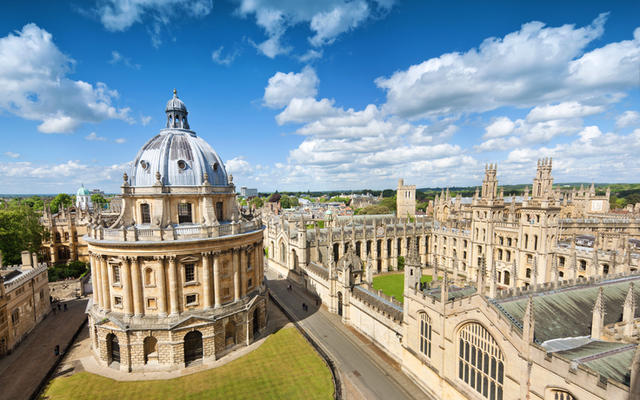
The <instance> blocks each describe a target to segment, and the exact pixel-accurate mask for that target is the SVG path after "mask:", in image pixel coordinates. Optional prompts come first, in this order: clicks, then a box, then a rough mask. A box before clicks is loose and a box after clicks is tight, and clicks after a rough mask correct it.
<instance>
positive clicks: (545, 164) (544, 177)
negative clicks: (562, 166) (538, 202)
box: [532, 158, 553, 199]
mask: <svg viewBox="0 0 640 400" xmlns="http://www.w3.org/2000/svg"><path fill="white" fill-rule="evenodd" d="M551 164H552V159H551V158H543V159H541V160H538V170H537V171H536V177H535V178H534V179H533V196H532V197H533V199H548V198H550V197H552V196H553V190H552V189H553V177H552V176H551Z"/></svg>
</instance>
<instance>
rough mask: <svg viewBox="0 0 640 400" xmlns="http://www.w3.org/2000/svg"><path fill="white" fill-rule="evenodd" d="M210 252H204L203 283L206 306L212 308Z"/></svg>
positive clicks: (206, 308)
mask: <svg viewBox="0 0 640 400" xmlns="http://www.w3.org/2000/svg"><path fill="white" fill-rule="evenodd" d="M209 254H210V253H202V283H203V286H204V287H203V289H202V290H203V296H202V297H203V301H204V308H205V310H208V309H210V308H211V273H210V271H209V268H210V267H209Z"/></svg>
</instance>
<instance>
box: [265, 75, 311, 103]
mask: <svg viewBox="0 0 640 400" xmlns="http://www.w3.org/2000/svg"><path fill="white" fill-rule="evenodd" d="M318 83H319V80H318V76H317V75H316V72H315V70H314V69H313V68H311V67H309V66H306V67H304V68H303V69H302V71H300V72H299V73H294V72H289V73H287V74H285V73H282V72H277V73H276V74H275V75H273V76H272V77H271V78H269V84H268V85H267V87H266V88H265V89H264V96H263V101H264V104H265V105H266V106H267V107H271V108H282V107H284V106H286V105H287V104H289V102H290V101H291V99H293V98H295V97H298V98H304V97H314V96H315V95H316V93H317V91H318V89H317V87H318Z"/></svg>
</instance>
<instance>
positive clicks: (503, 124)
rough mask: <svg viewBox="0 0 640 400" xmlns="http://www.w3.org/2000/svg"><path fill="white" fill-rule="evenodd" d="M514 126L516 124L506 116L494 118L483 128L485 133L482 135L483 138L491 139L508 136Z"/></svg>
mask: <svg viewBox="0 0 640 400" xmlns="http://www.w3.org/2000/svg"><path fill="white" fill-rule="evenodd" d="M515 127H516V124H514V123H513V121H511V120H510V119H509V118H508V117H500V118H496V119H495V120H494V121H493V122H492V123H491V124H489V125H488V126H487V127H486V128H485V134H484V135H483V136H482V137H483V138H485V139H491V138H499V137H503V136H508V135H510V134H511V133H513V130H514V129H515Z"/></svg>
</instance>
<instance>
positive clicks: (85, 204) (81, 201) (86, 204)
mask: <svg viewBox="0 0 640 400" xmlns="http://www.w3.org/2000/svg"><path fill="white" fill-rule="evenodd" d="M76 208H78V209H79V210H84V211H87V210H93V203H92V202H91V192H89V191H88V190H87V189H85V188H84V185H82V187H80V189H78V191H77V192H76Z"/></svg>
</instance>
